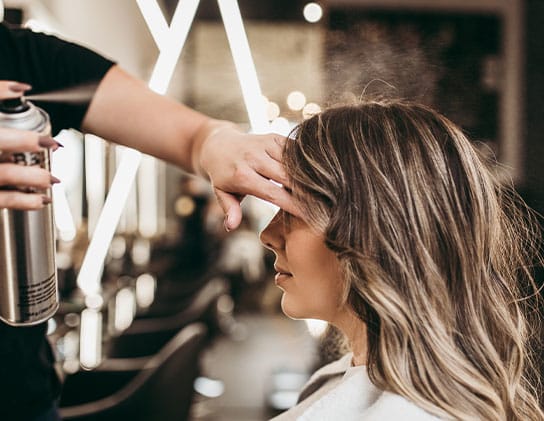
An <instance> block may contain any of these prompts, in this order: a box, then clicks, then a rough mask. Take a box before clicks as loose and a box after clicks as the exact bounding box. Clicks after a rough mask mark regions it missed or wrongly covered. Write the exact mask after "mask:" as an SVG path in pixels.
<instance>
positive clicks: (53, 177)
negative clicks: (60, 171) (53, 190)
mask: <svg viewBox="0 0 544 421" xmlns="http://www.w3.org/2000/svg"><path fill="white" fill-rule="evenodd" d="M57 183H60V180H59V179H58V178H57V177H55V176H54V175H52V176H51V184H57Z"/></svg>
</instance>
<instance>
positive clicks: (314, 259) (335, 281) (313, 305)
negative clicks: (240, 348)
mask: <svg viewBox="0 0 544 421" xmlns="http://www.w3.org/2000/svg"><path fill="white" fill-rule="evenodd" d="M261 242H262V243H263V244H264V245H265V247H267V248H269V249H271V250H272V251H274V253H275V254H276V261H275V263H274V268H275V269H276V272H277V273H276V277H275V281H276V285H277V286H278V287H279V288H280V289H281V290H282V291H283V297H282V301H281V306H282V310H283V312H284V313H285V314H286V315H287V316H289V317H292V318H295V319H299V318H313V319H321V320H326V321H329V322H332V321H334V320H335V319H336V318H337V316H338V312H339V304H340V302H341V297H342V280H341V275H340V268H339V264H338V260H337V259H336V256H335V255H334V253H333V252H332V251H331V250H329V249H328V248H327V247H326V246H325V241H324V237H323V235H320V234H318V233H316V232H315V230H312V229H311V228H310V227H309V226H308V225H307V224H306V223H305V222H304V221H302V220H301V219H300V218H297V217H294V216H292V215H290V214H287V213H286V212H285V211H283V210H280V211H279V212H278V213H277V214H276V216H275V217H274V219H272V221H271V222H270V223H269V224H268V226H267V227H266V228H265V229H264V230H263V232H262V233H261Z"/></svg>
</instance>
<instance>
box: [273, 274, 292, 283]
mask: <svg viewBox="0 0 544 421" xmlns="http://www.w3.org/2000/svg"><path fill="white" fill-rule="evenodd" d="M291 276H292V275H291V274H290V273H288V272H278V273H276V276H274V281H275V283H276V285H279V284H281V283H283V282H285V281H287V280H288V279H289V278H290V277H291Z"/></svg>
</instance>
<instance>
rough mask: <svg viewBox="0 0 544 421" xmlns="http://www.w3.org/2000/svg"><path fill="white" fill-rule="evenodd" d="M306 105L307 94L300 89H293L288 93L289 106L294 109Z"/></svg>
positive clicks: (300, 108)
mask: <svg viewBox="0 0 544 421" xmlns="http://www.w3.org/2000/svg"><path fill="white" fill-rule="evenodd" d="M304 105H306V96H305V95H304V94H303V93H302V92H300V91H293V92H290V93H289V95H287V106H288V107H289V109H291V110H293V111H298V110H302V108H304Z"/></svg>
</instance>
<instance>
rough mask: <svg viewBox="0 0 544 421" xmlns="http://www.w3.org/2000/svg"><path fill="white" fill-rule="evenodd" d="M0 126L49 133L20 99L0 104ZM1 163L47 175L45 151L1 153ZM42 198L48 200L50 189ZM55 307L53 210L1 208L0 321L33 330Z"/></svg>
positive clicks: (44, 118)
mask: <svg viewBox="0 0 544 421" xmlns="http://www.w3.org/2000/svg"><path fill="white" fill-rule="evenodd" d="M0 126H2V127H9V128H15V129H22V130H31V131H35V132H38V133H39V134H40V135H44V136H47V135H50V134H51V125H50V123H49V116H48V115H47V113H46V112H45V111H43V110H42V109H40V108H38V107H36V106H34V104H32V103H31V102H29V101H26V100H25V99H24V98H16V99H6V100H3V101H0ZM0 160H1V161H3V162H6V161H8V162H14V163H16V164H18V165H29V166H30V165H34V166H39V167H41V168H44V169H46V170H48V171H50V164H49V160H50V150H49V149H46V148H44V149H42V150H41V151H39V152H19V153H6V152H4V153H2V155H0ZM2 188H3V189H14V188H15V187H9V186H3V187H2ZM44 194H45V195H47V196H49V197H51V189H50V188H49V189H47V191H45V192H44ZM58 306H59V299H58V288H57V268H56V265H55V231H54V221H53V210H52V205H51V204H46V205H45V206H44V207H43V208H42V209H39V210H28V211H23V210H14V209H0V320H2V321H3V322H5V323H7V324H9V325H12V326H30V325H35V324H38V323H41V322H44V321H46V320H47V319H49V318H50V317H51V316H53V314H55V312H56V311H57V309H58Z"/></svg>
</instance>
